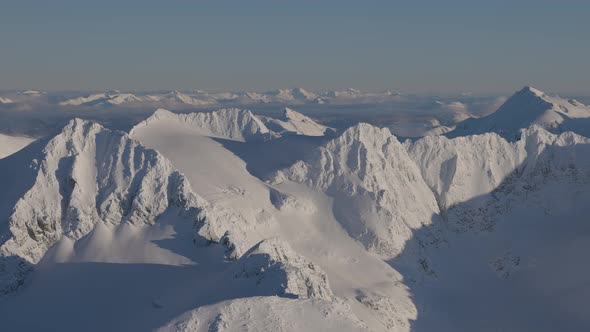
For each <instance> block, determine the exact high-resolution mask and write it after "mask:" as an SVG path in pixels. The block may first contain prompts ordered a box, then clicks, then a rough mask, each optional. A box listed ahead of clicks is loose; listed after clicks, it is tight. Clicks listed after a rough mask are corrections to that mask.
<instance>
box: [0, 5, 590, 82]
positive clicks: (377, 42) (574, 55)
mask: <svg viewBox="0 0 590 332" xmlns="http://www.w3.org/2000/svg"><path fill="white" fill-rule="evenodd" d="M589 17H590V2H589V1H567V0H566V1H543V0H538V1H528V0H522V1H515V0H513V1H504V0H495V1H475V0H472V1H465V0H455V1H454V0H447V1H440V0H439V1H420V0H416V1H393V0H390V1H371V0H364V1H360V0H359V1H348V0H341V1H330V0H324V1H320V0H316V1H305V0H304V1H279V0H275V1H262V0H250V1H247V0H242V1H224V0H219V1H195V0H193V1H191V0H184V1H178V0H167V1H164V0H160V1H152V0H144V1H111V0H106V1H100V2H98V1H81V0H78V1H71V0H67V1H66V0H52V1H28V0H18V1H14V0H2V1H1V3H0V45H1V46H0V89H21V88H37V89H45V90H63V89H85V90H100V89H124V90H127V89H132V90H151V89H171V88H177V89H205V90H227V89H242V90H265V89H270V88H278V87H294V86H302V87H307V88H310V89H333V88H345V87H355V88H360V89H368V90H381V89H394V90H401V91H406V92H415V93H453V92H462V91H472V92H475V93H506V92H511V91H513V90H515V89H518V88H520V87H521V86H523V85H527V84H532V85H535V86H538V87H539V88H541V89H544V90H547V91H553V92H562V93H571V94H584V93H587V92H588V90H589V88H590V66H589V64H588V62H589V59H590V42H589V39H590V37H589V33H590V19H589Z"/></svg>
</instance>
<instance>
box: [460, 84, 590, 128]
mask: <svg viewBox="0 0 590 332" xmlns="http://www.w3.org/2000/svg"><path fill="white" fill-rule="evenodd" d="M589 119H590V107H588V106H586V105H584V104H582V103H580V102H579V101H577V100H574V99H563V98H560V97H557V96H549V95H547V94H545V93H544V92H542V91H540V90H537V89H535V88H533V87H525V88H523V89H522V90H520V91H518V92H517V93H515V94H514V95H513V96H512V97H510V98H509V99H508V100H506V102H505V103H504V104H503V105H502V106H500V108H499V109H498V110H497V111H496V112H494V113H492V114H490V115H488V116H485V117H482V118H473V119H466V120H465V121H463V122H461V123H459V124H458V125H457V128H456V129H455V130H454V131H452V132H450V133H448V136H449V137H457V136H466V135H473V134H482V133H487V132H495V133H498V134H500V135H502V136H503V137H506V138H508V139H515V138H517V137H519V136H520V134H519V131H520V130H521V129H525V128H528V127H529V126H532V125H537V126H541V127H543V128H545V129H547V130H549V131H550V132H553V133H561V132H565V131H574V132H578V133H581V134H584V135H586V136H590V131H589V130H588V128H590V126H588V124H589V122H590V120H589Z"/></svg>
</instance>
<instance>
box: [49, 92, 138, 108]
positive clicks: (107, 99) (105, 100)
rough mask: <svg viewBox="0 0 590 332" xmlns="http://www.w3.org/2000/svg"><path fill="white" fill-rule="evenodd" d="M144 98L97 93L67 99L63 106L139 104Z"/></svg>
mask: <svg viewBox="0 0 590 332" xmlns="http://www.w3.org/2000/svg"><path fill="white" fill-rule="evenodd" d="M141 102H142V98H140V97H138V96H136V95H134V94H131V93H97V94H91V95H89V96H85V97H77V98H72V99H67V100H64V101H62V102H60V103H59V104H60V105H61V106H93V105H127V104H139V103H141Z"/></svg>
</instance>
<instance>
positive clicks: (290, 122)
mask: <svg viewBox="0 0 590 332" xmlns="http://www.w3.org/2000/svg"><path fill="white" fill-rule="evenodd" d="M262 121H263V122H264V124H265V125H266V126H267V127H268V128H269V129H270V130H272V131H274V132H276V133H278V134H280V135H285V134H288V133H292V134H296V135H304V136H323V135H324V133H325V132H326V130H327V129H328V127H326V126H324V125H321V124H319V123H317V122H315V121H314V120H312V119H311V118H309V117H307V116H305V115H303V114H301V113H298V112H296V111H294V110H292V109H290V108H287V107H286V108H285V109H284V111H283V116H282V117H281V118H279V119H273V118H269V117H262Z"/></svg>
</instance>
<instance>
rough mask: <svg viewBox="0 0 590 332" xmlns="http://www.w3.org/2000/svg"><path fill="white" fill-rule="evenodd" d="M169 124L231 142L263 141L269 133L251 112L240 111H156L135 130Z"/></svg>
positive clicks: (268, 136)
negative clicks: (187, 112) (151, 125)
mask: <svg viewBox="0 0 590 332" xmlns="http://www.w3.org/2000/svg"><path fill="white" fill-rule="evenodd" d="M163 121H165V122H171V123H176V124H177V125H179V126H183V125H184V126H188V127H190V128H192V129H195V130H198V131H199V133H200V134H201V135H205V136H212V137H220V138H226V139H232V140H239V141H246V140H257V139H258V140H264V139H268V138H270V135H271V134H270V131H269V130H268V128H267V127H266V126H265V125H264V123H263V122H262V121H261V120H260V119H258V118H257V117H256V116H254V114H252V112H250V111H247V110H240V109H235V108H234V109H221V110H217V111H213V112H204V113H189V114H176V113H172V112H170V111H167V110H164V109H158V110H157V111H156V112H154V114H153V115H152V116H150V117H149V118H148V119H146V120H145V121H143V122H142V123H140V124H138V125H137V126H136V127H135V128H134V130H135V129H137V128H140V127H142V126H148V125H149V124H150V123H151V122H163Z"/></svg>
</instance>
